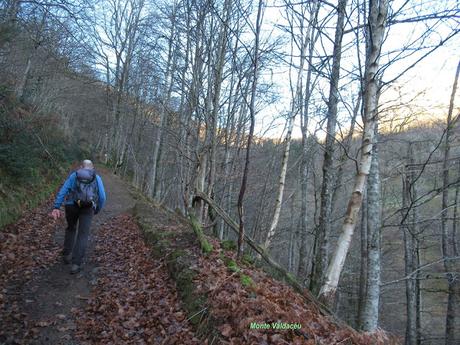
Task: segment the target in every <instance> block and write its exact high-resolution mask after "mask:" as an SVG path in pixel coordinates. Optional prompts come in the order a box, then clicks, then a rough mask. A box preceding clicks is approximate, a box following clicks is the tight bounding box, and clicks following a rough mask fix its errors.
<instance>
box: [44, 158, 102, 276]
mask: <svg viewBox="0 0 460 345" xmlns="http://www.w3.org/2000/svg"><path fill="white" fill-rule="evenodd" d="M105 200H106V196H105V191H104V185H103V183H102V179H101V177H100V176H99V175H97V174H96V171H95V170H94V166H93V163H92V162H91V161H90V160H88V159H86V160H84V161H83V162H82V165H81V167H80V168H79V169H78V170H77V171H74V172H72V173H71V174H70V176H69V177H68V178H67V180H66V181H65V182H64V185H63V186H62V188H61V190H60V191H59V193H58V195H57V196H56V200H55V202H54V209H53V211H52V212H51V216H52V217H53V219H54V220H56V219H58V218H59V217H61V211H60V210H59V209H60V207H61V204H62V203H63V202H64V205H65V217H66V220H67V228H66V231H65V239H64V250H63V251H62V258H63V261H64V263H65V264H70V263H72V266H71V269H70V273H71V274H75V273H78V272H80V271H81V265H82V260H83V258H84V256H85V251H86V246H87V243H88V237H89V230H90V226H91V220H92V218H93V215H94V214H98V213H99V212H100V211H101V209H102V207H104V203H105ZM77 220H78V234H77V235H76V233H77ZM75 235H76V241H75Z"/></svg>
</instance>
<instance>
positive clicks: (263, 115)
mask: <svg viewBox="0 0 460 345" xmlns="http://www.w3.org/2000/svg"><path fill="white" fill-rule="evenodd" d="M277 3H278V4H279V3H280V2H279V1H275V2H273V1H272V2H269V6H268V7H267V8H266V10H265V17H264V30H263V31H264V32H265V33H269V32H270V33H271V34H272V35H273V34H274V33H273V30H274V26H275V25H283V24H285V23H286V21H285V20H284V19H283V14H282V13H281V11H284V10H283V8H280V7H270V5H273V4H277ZM334 3H335V2H334ZM349 3H350V1H349ZM401 3H402V2H401V1H400V0H396V1H394V2H393V5H392V6H393V7H392V8H393V11H395V9H396V8H399V7H400V6H401ZM414 3H415V4H419V3H422V1H415V2H414ZM455 3H456V1H450V0H445V1H444V0H443V1H426V2H425V5H424V6H423V7H417V6H414V8H408V10H407V12H406V14H405V15H404V18H407V17H413V16H415V15H416V14H415V13H417V15H419V14H420V13H430V12H433V11H435V10H437V7H439V6H440V4H450V5H452V6H453V8H455ZM400 18H402V17H400ZM428 23H434V22H433V21H430V22H428ZM457 25H458V24H457ZM330 26H331V30H332V31H331V32H333V29H334V26H335V23H334V22H332V23H331V24H330ZM435 29H436V33H435V34H432V35H429V36H427V37H425V40H424V41H423V42H422V41H421V39H420V36H421V35H422V33H423V32H425V31H426V24H425V23H410V24H397V25H394V26H391V27H390V29H389V31H388V37H387V38H386V41H385V44H384V48H383V57H382V59H381V62H382V64H385V63H386V62H387V60H388V57H387V55H386V53H387V52H389V51H396V50H400V49H401V47H403V46H404V45H407V44H408V43H409V42H412V43H415V46H418V45H421V46H425V47H426V46H429V45H434V44H437V43H438V42H439V40H440V38H441V37H442V36H445V35H447V33H448V32H450V28H449V27H447V25H445V24H443V23H438V24H437V25H436V27H435ZM457 29H458V26H457ZM275 35H276V29H275ZM349 39H351V37H348V38H347V37H344V41H343V44H344V45H347V40H348V41H349ZM459 47H460V35H459V37H454V38H453V39H451V40H450V41H448V42H447V43H446V44H445V45H444V46H442V47H440V48H439V49H437V50H436V51H434V52H433V53H431V54H430V55H429V56H428V57H426V58H425V59H423V60H422V61H420V62H418V63H417V64H416V65H415V67H413V68H411V69H409V70H408V71H407V72H406V73H405V74H404V75H403V76H401V77H400V78H398V79H397V80H396V81H395V82H393V83H391V84H390V85H389V87H387V88H386V91H384V93H383V94H382V96H381V103H382V104H383V106H390V105H395V104H396V103H401V102H403V103H410V104H411V105H412V106H414V107H415V108H417V109H424V111H425V113H426V115H425V116H427V117H429V118H445V117H446V114H447V107H448V102H449V98H450V94H451V90H452V84H453V79H454V74H455V70H456V67H457V64H458V61H459V59H460V48H459ZM287 49H288V48H287ZM426 51H427V50H423V49H422V50H419V51H417V52H414V54H413V55H412V56H408V57H407V58H405V59H402V60H401V61H398V62H396V63H394V64H393V65H392V66H391V67H389V68H388V69H387V70H386V71H385V73H384V80H386V81H388V80H392V79H393V78H394V77H395V76H397V75H398V74H400V73H401V71H402V70H404V69H405V68H407V67H408V66H410V65H412V64H413V63H414V61H416V60H417V59H419V58H420V57H421V56H422V54H424V52H426ZM390 56H391V57H393V56H394V54H392V55H390ZM342 60H343V61H342V67H343V68H344V69H347V70H348V69H350V68H351V66H352V65H356V56H353V54H344V56H343V59H342ZM283 70H284V71H283ZM342 73H343V72H342ZM275 75H276V77H275V82H276V83H277V88H278V89H279V92H280V100H279V101H278V102H277V103H276V104H273V105H271V106H269V107H267V108H265V109H263V110H262V111H261V112H260V113H259V114H258V117H257V125H256V133H257V134H258V135H262V134H264V135H265V136H268V137H272V138H280V137H282V136H283V135H284V132H283V129H284V124H285V120H284V119H283V118H279V117H280V114H286V113H287V112H288V109H289V105H290V99H291V96H290V91H289V83H288V72H287V68H286V67H281V66H280V67H278V71H276V73H275ZM325 87H326V88H327V86H325ZM326 91H327V89H326ZM326 95H327V92H326ZM416 95H418V96H417V97H415V96H416ZM456 104H457V106H458V104H460V101H459V99H458V98H457V102H456ZM406 110H407V109H406ZM401 112H403V111H401ZM418 117H419V120H422V121H423V120H424V119H422V117H423V116H421V115H420V114H419V115H418ZM274 118H278V120H275V121H274V128H273V129H272V130H269V131H267V127H268V124H271V123H272V122H273V119H274ZM317 120H319V119H317ZM317 126H318V121H311V126H310V127H311V128H310V132H314V131H315V128H316V127H317ZM316 133H317V135H318V136H319V137H322V136H324V132H322V131H321V130H320V131H317V132H316ZM293 137H294V138H300V137H301V132H300V123H299V120H297V121H296V125H295V128H294V132H293Z"/></svg>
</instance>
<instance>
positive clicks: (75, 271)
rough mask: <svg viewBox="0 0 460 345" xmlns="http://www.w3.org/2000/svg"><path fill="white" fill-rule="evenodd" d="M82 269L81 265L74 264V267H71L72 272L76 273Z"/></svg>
mask: <svg viewBox="0 0 460 345" xmlns="http://www.w3.org/2000/svg"><path fill="white" fill-rule="evenodd" d="M80 271H81V266H80V265H76V264H73V265H72V267H71V268H70V274H76V273H78V272H80Z"/></svg>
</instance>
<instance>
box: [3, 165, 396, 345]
mask: <svg viewBox="0 0 460 345" xmlns="http://www.w3.org/2000/svg"><path fill="white" fill-rule="evenodd" d="M100 173H101V175H102V178H103V180H104V184H105V187H106V191H107V194H108V199H107V200H108V201H107V205H106V207H105V208H104V210H103V211H102V212H101V213H100V214H99V215H97V216H95V217H94V219H93V225H92V233H91V238H90V246H89V248H88V249H89V250H88V253H87V260H86V263H85V265H84V268H83V271H82V272H80V273H79V274H76V275H70V274H69V270H70V267H69V265H65V264H64V263H63V262H62V257H61V255H60V253H61V250H62V243H63V237H64V229H65V226H66V224H65V221H64V219H60V220H59V221H57V222H56V221H53V220H51V218H50V216H49V212H50V207H51V206H50V205H52V202H53V198H52V197H53V196H51V197H50V198H49V200H47V201H46V202H45V203H43V204H42V205H41V206H39V207H37V208H36V209H34V210H29V211H27V212H25V213H24V214H23V216H22V218H21V219H20V220H19V221H18V222H16V223H15V224H11V225H9V226H7V227H6V228H4V229H2V231H0V345H3V344H5V345H7V344H8V345H10V344H46V345H49V344H51V345H54V344H65V345H74V344H81V345H85V344H191V345H193V344H208V341H209V344H309V345H314V344H324V345H332V344H362V345H364V344H396V343H397V341H392V340H390V339H389V338H387V336H386V334H385V333H384V332H381V331H379V332H377V333H375V334H362V333H358V332H356V331H355V330H353V329H351V328H350V327H348V326H346V325H344V324H343V323H341V322H337V320H335V319H334V317H332V316H330V315H326V314H324V313H323V312H321V311H319V310H318V308H317V306H316V305H315V303H314V302H313V301H312V300H308V298H305V296H302V295H301V294H299V293H296V292H295V291H294V290H293V289H292V288H290V287H289V286H287V285H286V284H284V283H281V282H279V281H276V280H274V279H273V278H271V277H270V276H268V275H267V274H266V273H265V272H264V271H263V270H262V269H260V268H257V267H255V266H254V265H253V264H251V263H245V262H241V261H238V260H236V253H235V251H233V250H231V249H228V248H224V247H223V243H220V242H219V241H217V240H216V239H213V238H209V241H210V243H211V244H212V246H213V250H212V252H211V253H209V254H208V255H203V254H202V253H201V251H200V247H199V244H198V241H197V240H196V237H195V235H194V234H193V232H192V231H191V228H190V225H189V224H188V223H187V221H186V220H185V219H183V218H181V217H180V216H178V215H176V214H174V213H170V212H168V211H166V210H164V209H162V208H160V207H155V206H154V205H150V204H149V203H148V202H142V201H139V200H135V199H137V196H135V195H134V194H132V193H131V192H130V190H129V188H128V187H127V184H126V183H125V182H123V181H122V180H121V179H120V178H119V177H117V176H114V175H112V174H111V173H109V172H107V171H104V170H102V171H100ZM135 204H136V206H135ZM134 206H135V207H134ZM142 214H143V215H144V218H143V220H144V221H143V220H142V219H141V218H139V217H142V216H141V215H142ZM146 224H147V225H146ZM140 226H142V228H141V227H140ZM146 226H147V227H148V226H150V230H148V229H146ZM149 231H153V232H151V233H149ZM149 236H150V237H149ZM155 236H160V237H158V238H156V237H155ZM152 241H153V242H152ZM161 245H163V246H164V251H163V252H161V251H158V246H160V247H161ZM152 248H154V249H155V248H157V249H156V250H157V251H156V254H155V253H154V252H152ZM152 253H153V254H155V255H152ZM184 262H186V265H187V267H186V269H185V270H184V269H182V271H180V272H182V273H179V274H177V272H178V271H177V270H176V271H175V272H174V269H173V271H172V267H175V268H178V267H179V266H180V264H181V263H182V265H184ZM172 263H175V264H173V265H172ZM174 265H176V266H174ZM185 273H187V274H185ZM184 274H185V275H184ZM187 276H188V277H189V278H188V281H186V284H185V285H184V284H183V283H184V279H185V278H187ZM181 283H182V284H181ZM184 290H186V291H184ZM179 296H180V297H179ZM184 296H185V297H184ZM187 296H188V297H187ZM194 296H200V298H195V297H194ZM201 298H203V300H201ZM187 299H188V302H187ZM190 303H191V304H192V305H193V304H195V307H197V308H198V310H199V312H198V313H195V312H193V313H191V311H190V309H189V308H190V305H191V304H190ZM192 322H194V323H193V324H192ZM277 322H278V323H290V324H298V325H301V328H299V329H274V328H273V326H272V327H271V328H270V327H268V328H269V329H267V328H265V329H263V328H262V329H253V328H252V326H251V325H252V324H254V323H257V324H259V325H272V323H277ZM203 330H204V332H203Z"/></svg>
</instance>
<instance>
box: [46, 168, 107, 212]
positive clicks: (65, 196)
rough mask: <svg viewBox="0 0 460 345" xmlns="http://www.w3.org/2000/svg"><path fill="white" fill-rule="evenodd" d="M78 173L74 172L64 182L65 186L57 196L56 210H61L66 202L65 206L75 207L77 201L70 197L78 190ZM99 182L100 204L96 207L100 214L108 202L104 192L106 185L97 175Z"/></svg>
mask: <svg viewBox="0 0 460 345" xmlns="http://www.w3.org/2000/svg"><path fill="white" fill-rule="evenodd" d="M76 181H77V173H76V172H73V173H71V174H70V175H69V177H68V178H67V180H66V181H65V182H64V185H63V186H62V187H61V189H60V190H59V193H58V194H57V196H56V200H55V201H54V208H57V209H59V208H60V207H61V205H62V203H63V202H64V204H65V205H73V204H74V202H75V200H72V198H71V197H70V196H71V195H72V194H73V193H71V192H73V191H75V189H76V188H77V182H76ZM96 181H97V189H98V194H99V200H98V204H97V205H96V213H98V212H99V211H100V210H102V208H103V207H104V204H105V201H106V195H105V190H104V184H103V183H102V179H101V177H100V176H99V175H96Z"/></svg>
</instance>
